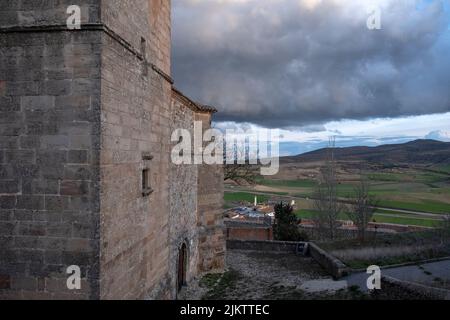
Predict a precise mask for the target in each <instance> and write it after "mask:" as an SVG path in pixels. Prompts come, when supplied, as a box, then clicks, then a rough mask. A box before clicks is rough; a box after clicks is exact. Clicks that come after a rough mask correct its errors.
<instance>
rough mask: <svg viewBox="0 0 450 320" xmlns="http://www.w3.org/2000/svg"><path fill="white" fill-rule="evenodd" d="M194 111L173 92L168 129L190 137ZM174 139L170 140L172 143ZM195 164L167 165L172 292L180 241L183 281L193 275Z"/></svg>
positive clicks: (175, 279)
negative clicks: (184, 263)
mask: <svg viewBox="0 0 450 320" xmlns="http://www.w3.org/2000/svg"><path fill="white" fill-rule="evenodd" d="M194 117H195V113H194V110H192V109H191V108H190V107H189V106H188V105H187V104H186V103H185V101H183V99H182V98H181V97H180V96H179V95H178V94H177V93H175V92H174V93H173V99H172V131H173V130H176V129H186V130H188V131H189V132H190V134H191V136H193V133H194ZM177 143H178V141H175V142H173V143H172V145H173V146H174V145H176V144H177ZM197 179H198V168H197V166H196V165H189V164H181V165H175V164H173V163H172V162H171V164H170V220H169V246H170V247H169V248H170V259H169V270H170V275H171V282H172V288H173V290H174V291H173V295H174V296H176V291H177V275H178V267H179V266H178V262H179V261H178V254H179V249H180V248H181V246H182V245H183V243H184V244H185V245H186V247H187V272H186V281H187V282H188V283H189V282H190V281H191V280H192V279H193V278H194V277H195V276H197V265H198V233H197V188H196V185H195V182H196V181H197Z"/></svg>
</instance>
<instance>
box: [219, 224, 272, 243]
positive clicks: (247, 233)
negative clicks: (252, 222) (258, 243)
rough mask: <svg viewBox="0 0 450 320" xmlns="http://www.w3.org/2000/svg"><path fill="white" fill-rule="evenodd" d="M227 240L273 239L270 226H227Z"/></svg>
mask: <svg viewBox="0 0 450 320" xmlns="http://www.w3.org/2000/svg"><path fill="white" fill-rule="evenodd" d="M226 233H227V240H273V231H272V227H257V228H254V227H248V228H246V227H232V228H227V231H226Z"/></svg>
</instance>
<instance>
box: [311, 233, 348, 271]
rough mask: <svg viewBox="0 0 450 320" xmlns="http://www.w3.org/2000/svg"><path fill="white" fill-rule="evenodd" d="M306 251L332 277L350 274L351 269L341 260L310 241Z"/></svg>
mask: <svg viewBox="0 0 450 320" xmlns="http://www.w3.org/2000/svg"><path fill="white" fill-rule="evenodd" d="M308 252H309V254H310V255H311V257H312V258H313V259H314V260H316V261H317V263H319V264H320V265H321V266H322V267H323V268H324V269H325V270H326V271H327V272H328V273H330V274H331V275H332V276H333V278H335V279H339V278H342V277H343V276H346V275H348V274H350V272H351V270H350V268H348V267H347V266H346V265H345V264H344V263H343V262H342V261H340V260H339V259H337V258H336V257H334V256H332V255H331V254H329V253H328V252H326V251H325V250H323V249H321V248H320V247H319V246H317V245H316V244H315V243H313V242H310V243H309V245H308Z"/></svg>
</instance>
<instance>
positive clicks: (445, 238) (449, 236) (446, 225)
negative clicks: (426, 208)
mask: <svg viewBox="0 0 450 320" xmlns="http://www.w3.org/2000/svg"><path fill="white" fill-rule="evenodd" d="M437 231H438V233H439V236H440V237H441V244H446V243H449V241H450V214H445V215H444V216H443V217H442V221H441V222H440V224H439V227H438V228H437Z"/></svg>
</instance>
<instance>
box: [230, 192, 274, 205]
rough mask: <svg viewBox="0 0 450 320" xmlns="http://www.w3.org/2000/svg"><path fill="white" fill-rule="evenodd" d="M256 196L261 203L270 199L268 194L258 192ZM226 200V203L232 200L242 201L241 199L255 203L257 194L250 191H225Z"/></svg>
mask: <svg viewBox="0 0 450 320" xmlns="http://www.w3.org/2000/svg"><path fill="white" fill-rule="evenodd" d="M256 196H257V197H258V202H260V203H261V202H266V201H268V200H269V196H268V195H260V194H258V195H256ZM224 200H225V203H226V204H227V203H230V202H241V201H246V202H250V203H253V202H254V201H255V194H251V193H248V192H225V195H224Z"/></svg>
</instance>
